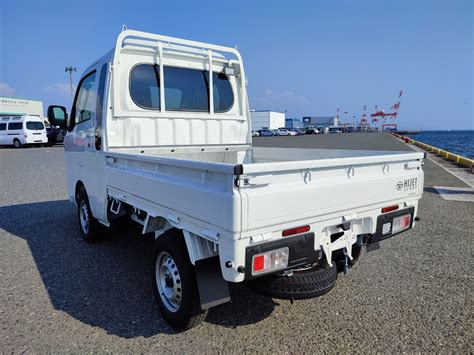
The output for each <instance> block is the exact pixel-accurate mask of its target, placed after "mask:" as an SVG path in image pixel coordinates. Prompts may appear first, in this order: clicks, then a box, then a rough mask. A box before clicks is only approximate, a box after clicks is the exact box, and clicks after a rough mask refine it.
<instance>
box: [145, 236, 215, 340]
mask: <svg viewBox="0 0 474 355" xmlns="http://www.w3.org/2000/svg"><path fill="white" fill-rule="evenodd" d="M166 255H167V256H169V257H171V262H170V263H167V262H166V260H168V261H169V260H170V259H162V258H167V256H166ZM162 270H164V271H162ZM168 271H169V272H170V273H171V274H170V276H168V277H165V279H168V280H169V279H171V280H170V282H169V283H168V280H166V281H165V282H163V281H161V284H160V280H163V277H161V275H163V274H166V272H168ZM176 273H177V274H176ZM163 283H166V285H163ZM179 285H180V286H181V287H179ZM152 287H153V293H154V296H155V301H156V303H157V304H158V306H159V307H160V311H161V314H162V315H163V318H164V319H165V320H166V321H167V322H168V323H169V324H170V325H171V326H172V327H173V328H174V329H175V330H176V331H179V332H181V331H185V330H188V329H191V328H193V327H195V326H197V325H198V324H200V323H201V322H202V321H203V320H204V319H205V318H206V316H207V309H206V310H202V309H201V303H200V299H199V291H198V287H197V282H196V276H195V271H194V266H193V265H192V264H191V261H190V260H189V255H188V250H187V248H186V244H185V241H184V237H183V234H182V232H181V231H180V230H177V229H172V230H170V231H168V232H166V233H165V234H163V235H161V236H160V237H158V239H157V240H156V241H155V245H154V248H153V264H152ZM160 287H161V290H160ZM175 290H179V291H175ZM162 291H163V292H162ZM178 296H179V297H178ZM176 302H179V306H177V305H176Z"/></svg>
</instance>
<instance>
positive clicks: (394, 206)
mask: <svg viewBox="0 0 474 355" xmlns="http://www.w3.org/2000/svg"><path fill="white" fill-rule="evenodd" d="M398 208H399V207H398V205H393V206H388V207H384V208H382V213H387V212H392V211H396V210H398Z"/></svg>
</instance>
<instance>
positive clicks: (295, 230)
mask: <svg viewBox="0 0 474 355" xmlns="http://www.w3.org/2000/svg"><path fill="white" fill-rule="evenodd" d="M309 230H310V227H309V226H301V227H296V228H291V229H286V230H284V231H283V232H282V233H281V235H282V236H284V237H288V236H290V235H295V234H301V233H306V232H309Z"/></svg>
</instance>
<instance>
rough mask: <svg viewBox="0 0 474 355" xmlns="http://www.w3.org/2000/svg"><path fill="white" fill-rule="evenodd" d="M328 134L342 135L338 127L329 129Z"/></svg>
mask: <svg viewBox="0 0 474 355" xmlns="http://www.w3.org/2000/svg"><path fill="white" fill-rule="evenodd" d="M329 133H342V128H339V127H329Z"/></svg>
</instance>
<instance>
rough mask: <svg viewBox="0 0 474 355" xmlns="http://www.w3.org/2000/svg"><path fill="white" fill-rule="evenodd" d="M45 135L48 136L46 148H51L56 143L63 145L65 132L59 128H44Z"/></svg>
mask: <svg viewBox="0 0 474 355" xmlns="http://www.w3.org/2000/svg"><path fill="white" fill-rule="evenodd" d="M46 134H47V136H48V146H50V147H51V146H53V145H54V144H57V143H63V141H64V136H65V135H66V130H65V129H64V128H60V127H59V126H48V127H46Z"/></svg>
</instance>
